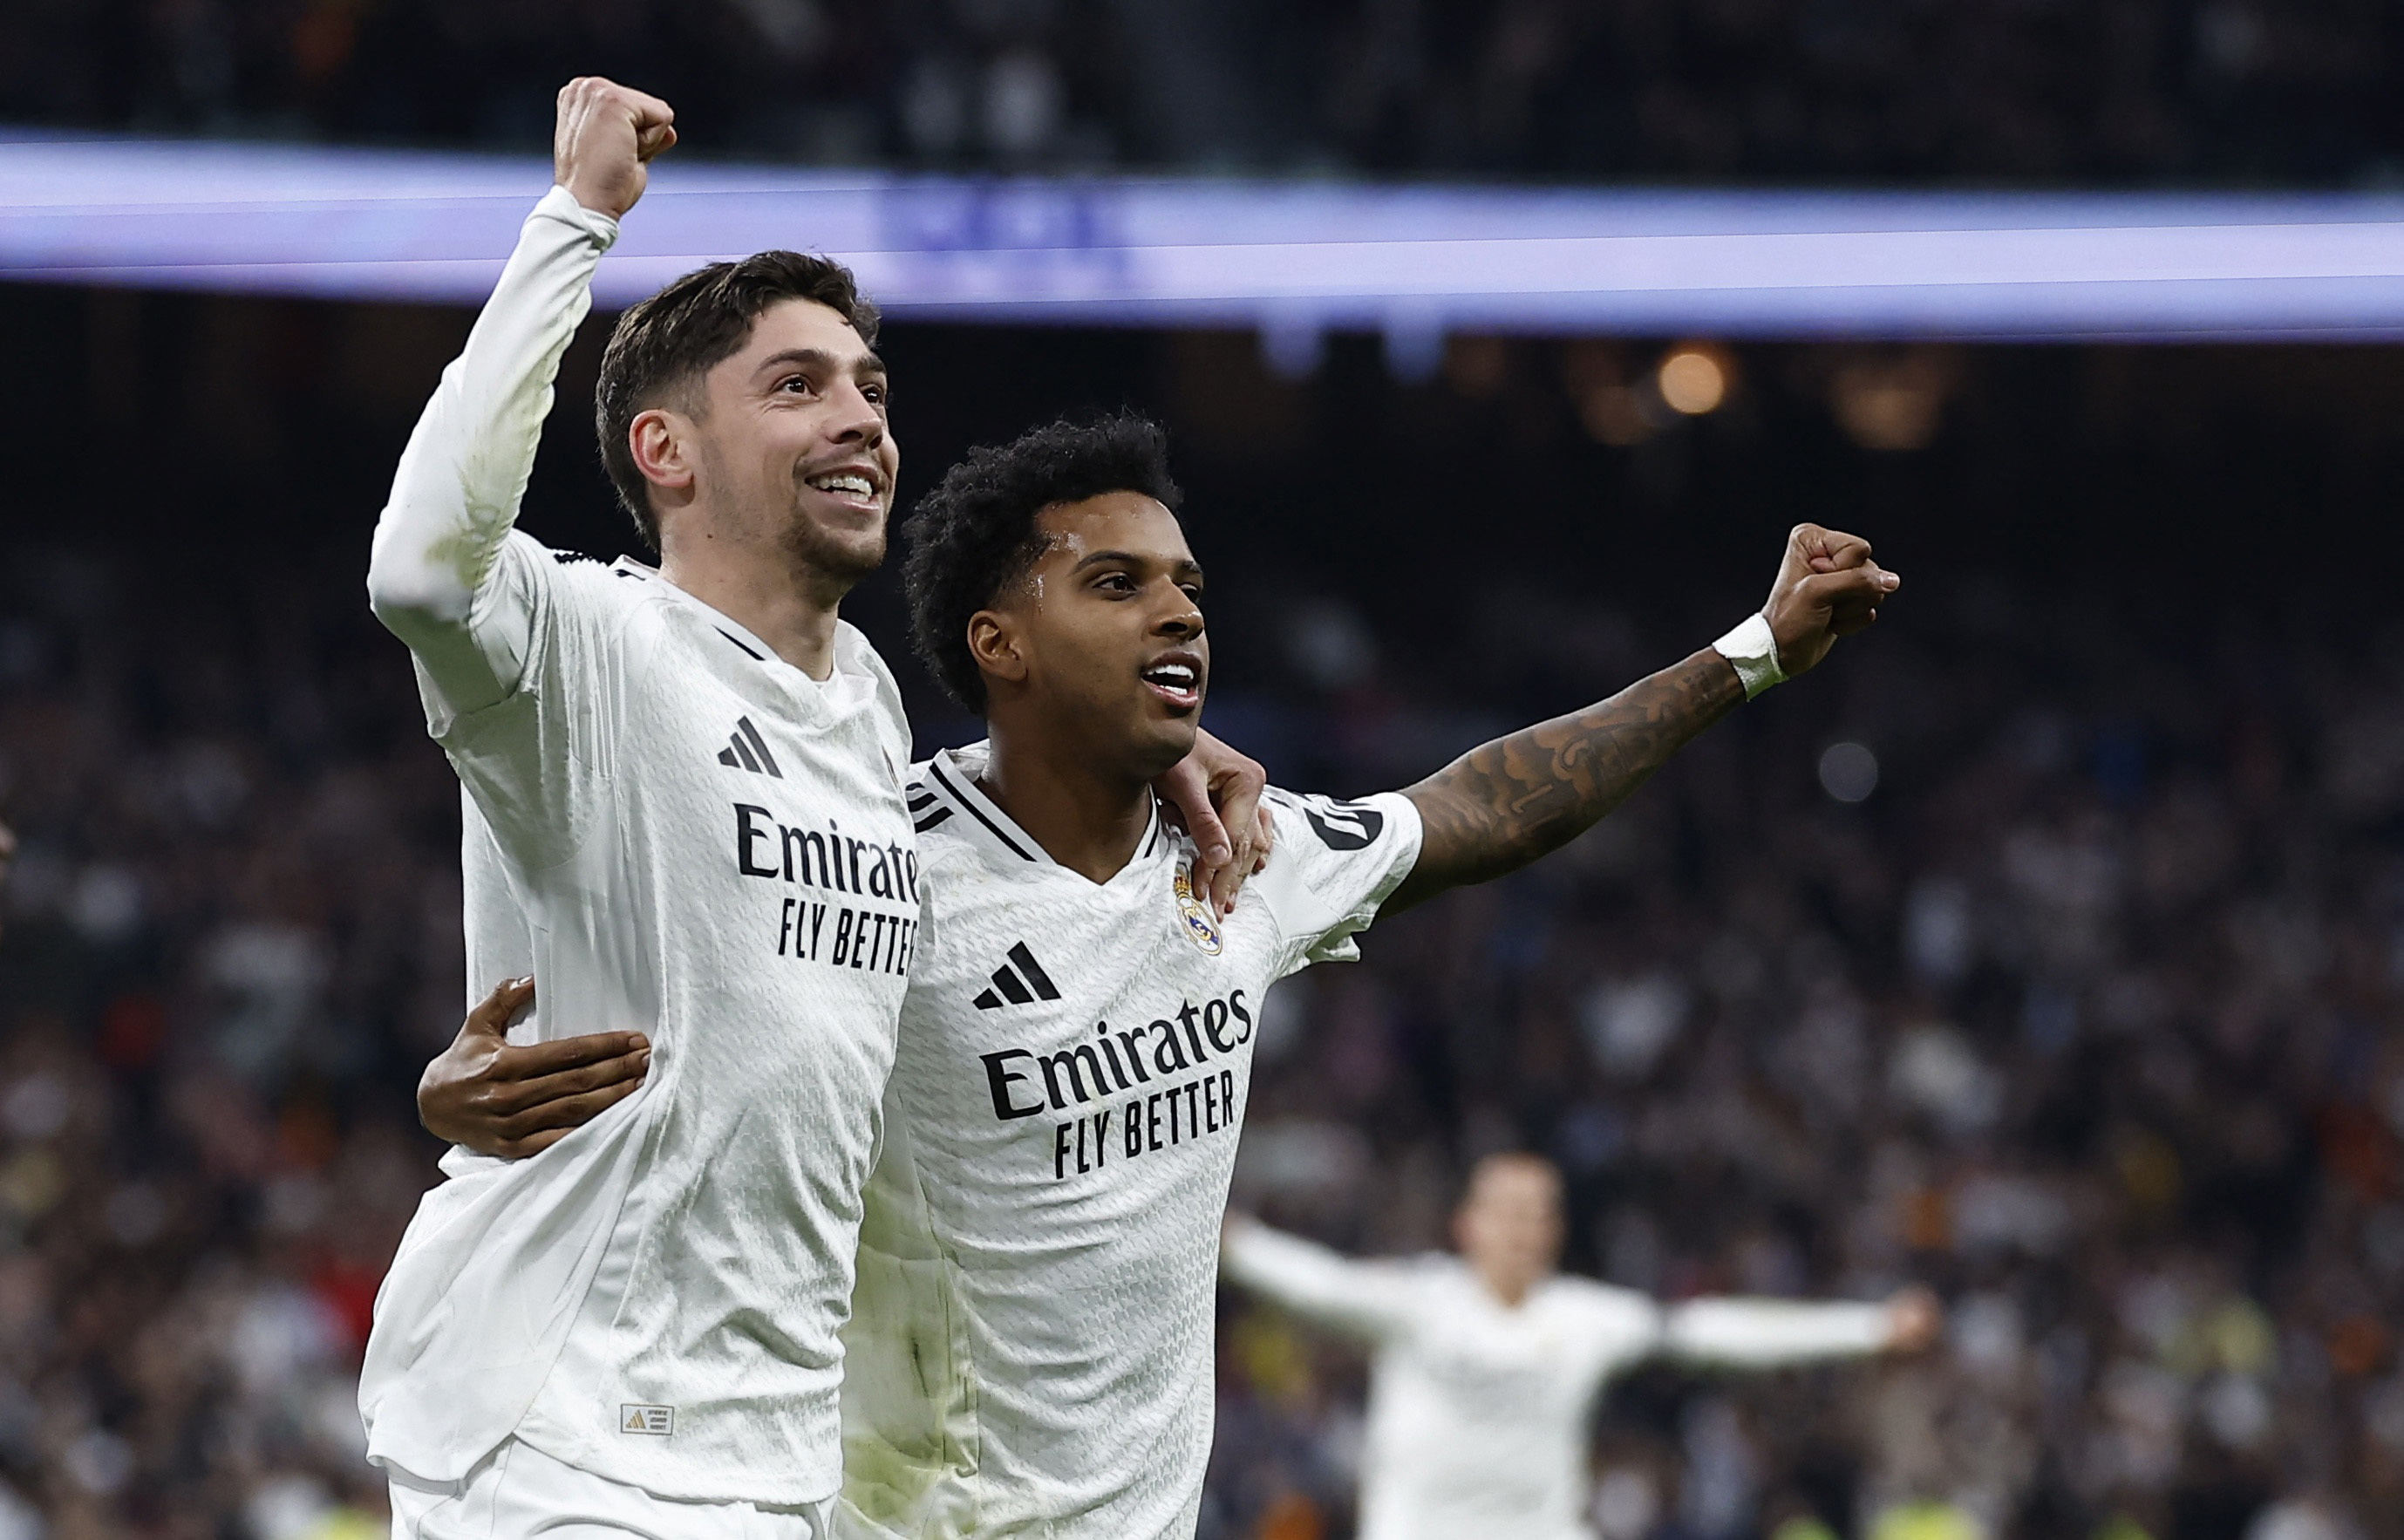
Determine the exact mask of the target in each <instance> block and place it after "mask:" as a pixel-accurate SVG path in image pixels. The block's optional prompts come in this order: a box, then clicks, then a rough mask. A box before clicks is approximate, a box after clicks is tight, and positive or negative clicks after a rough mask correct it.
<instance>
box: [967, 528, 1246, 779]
mask: <svg viewBox="0 0 2404 1540" xmlns="http://www.w3.org/2000/svg"><path fill="white" fill-rule="evenodd" d="M1035 527H1036V531H1037V533H1038V534H1039V535H1040V536H1041V539H1042V540H1043V550H1042V553H1041V554H1040V555H1038V556H1037V557H1036V559H1035V561H1034V563H1033V564H1032V565H1031V566H1030V567H1028V569H1027V575H1026V576H1025V577H1024V578H1022V579H1021V580H1019V581H1016V582H1014V583H1012V584H1010V585H1009V587H1008V588H1007V589H1006V590H1005V591H1004V592H1003V593H1001V594H999V595H996V597H995V600H994V603H993V604H992V605H991V606H990V607H989V608H987V609H982V610H979V611H978V612H977V613H976V614H975V615H974V616H973V617H972V618H971V620H970V622H969V646H970V650H971V652H972V653H974V655H975V657H976V661H977V665H978V667H979V669H980V670H981V671H982V672H983V674H984V676H985V690H986V696H987V715H988V716H992V717H997V718H1002V717H1015V718H1019V719H1021V720H1027V719H1029V718H1031V719H1033V720H1034V721H1036V722H1037V723H1038V724H1040V725H1039V731H1041V732H1042V733H1043V734H1044V735H1047V736H1051V737H1054V738H1055V739H1058V738H1065V739H1067V740H1069V741H1070V742H1072V743H1074V744H1075V745H1076V746H1077V748H1078V749H1079V751H1080V752H1081V753H1082V754H1083V755H1084V756H1086V757H1088V759H1089V761H1090V762H1091V763H1097V764H1101V765H1107V766H1109V767H1110V768H1111V769H1112V770H1114V771H1116V772H1118V773H1119V774H1121V775H1123V776H1124V777H1125V778H1126V779H1128V780H1129V781H1130V782H1133V783H1136V784H1141V783H1143V782H1146V781H1149V780H1151V779H1152V778H1153V777H1155V776H1157V775H1159V774H1160V773H1161V772H1163V771H1165V770H1167V768H1168V767H1169V766H1171V765H1173V764H1175V763H1177V762H1178V761H1179V760H1181V759H1183V758H1184V757H1185V755H1186V753H1187V752H1188V751H1189V750H1191V749H1193V747H1194V736H1195V733H1196V732H1197V731H1198V730H1199V729H1200V726H1201V721H1202V698H1203V695H1204V693H1206V692H1207V691H1208V689H1209V677H1210V643H1209V637H1206V636H1205V635H1204V634H1203V629H1202V607H1201V598H1202V568H1201V566H1200V564H1199V563H1197V562H1195V559H1194V553H1193V552H1192V551H1191V550H1190V549H1189V548H1188V547H1187V546H1186V543H1185V531H1184V528H1183V526H1182V525H1180V524H1179V523H1178V521H1177V515H1176V514H1174V513H1171V512H1170V511H1168V510H1167V509H1166V508H1164V507H1162V506H1161V504H1160V503H1159V502H1157V501H1155V500H1154V499H1153V498H1151V497H1145V496H1143V495H1142V494H1140V493H1135V492H1106V493H1104V494H1102V495H1101V496H1099V497H1088V498H1085V499H1084V500H1083V501H1081V502H1073V503H1055V504H1054V505H1052V506H1051V507H1049V508H1046V509H1044V510H1043V511H1041V512H1040V513H1038V514H1037V515H1036V516H1035Z"/></svg>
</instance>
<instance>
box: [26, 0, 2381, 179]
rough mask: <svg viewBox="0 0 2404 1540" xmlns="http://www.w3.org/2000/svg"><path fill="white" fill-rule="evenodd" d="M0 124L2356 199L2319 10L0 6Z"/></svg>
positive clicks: (2374, 132)
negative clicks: (2274, 184) (630, 124)
mask: <svg viewBox="0 0 2404 1540" xmlns="http://www.w3.org/2000/svg"><path fill="white" fill-rule="evenodd" d="M0 35H7V37H8V38H9V40H10V48H9V49H8V50H7V53H6V54H0V121H7V120H16V121H22V122H39V123H54V124H68V125H77V126H89V127H105V128H123V129H137V130H143V131H154V132H155V131H162V130H163V131H169V132H199V133H239V134H269V135H276V136H292V135H298V136H306V137H335V138H346V139H368V140H377V141H406V142H412V143H424V142H441V143H459V144H482V145H496V146H510V145H515V146H538V145H540V144H542V143H545V142H547V138H548V133H549V128H548V125H549V123H550V120H551V105H550V103H551V94H552V91H553V90H554V89H555V87H556V84H557V82H558V81H559V80H561V79H564V78H566V77H568V76H570V75H572V74H577V73H602V74H609V75H617V76H620V77H623V78H625V79H627V80H628V81H629V82H630V83H634V84H639V85H642V86H644V87H646V88H648V89H650V90H651V91H657V92H660V93H661V94H664V95H665V96H666V97H667V98H668V99H669V100H671V101H673V102H674V103H676V105H678V108H679V109H680V110H681V112H682V114H683V116H682V119H681V120H680V122H679V127H680V128H682V129H684V130H685V132H686V135H687V138H688V140H689V142H690V143H691V144H692V146H693V147H695V148H698V149H702V150H705V151H718V152H725V153H740V154H745V155H753V156H763V155H764V156H772V157H790V158H798V159H803V160H808V161H829V162H852V163H857V162H861V161H896V162H900V163H903V164H908V165H916V166H929V167H939V168H940V167H975V168H999V169H1015V168H1022V167H1057V168H1086V167H1093V166H1097V165H1108V164H1127V165H1144V166H1159V165H1168V166H1187V167H1196V168H1201V169H1212V170H1216V169H1223V168H1226V167H1229V166H1238V165H1250V166H1257V167H1265V168H1272V169H1283V170H1302V171H1312V172H1317V171H1324V170H1328V169H1342V170H1352V171H1368V172H1376V173H1379V174H1390V175H1391V174H1405V175H1408V174H1444V175H1455V174H1471V175H1505V176H1535V177H1548V178H1549V177H1637V178H1660V177H1669V178H1690V177H1698V178H1712V179H1722V178H1728V177H1740V178H1744V179H1748V180H1770V181H1791V180H1806V181H1811V180H1819V181H1825V180H1842V181H1857V180H1866V179H1878V180H1897V179H1901V180H1912V181H1920V180H1928V179H1955V180H1976V181H1998V180H2001V181H2010V182H2022V183H2028V182H2039V183H2063V182H2068V183H2097V182H2140V183H2152V182H2159V181H2163V180H2176V181H2183V182H2204V183H2217V182H2256V183H2258V182H2271V181H2285V182H2303V183H2310V184H2314V185H2329V184H2338V183H2348V182H2372V183H2380V184H2385V183H2389V182H2392V181H2394V180H2395V179H2396V177H2397V175H2399V173H2404V119H2399V118H2398V115H2397V107H2396V104H2395V99H2394V98H2395V92H2394V90H2393V85H2394V81H2395V80H2396V78H2397V66H2398V63H2399V61H2398V59H2397V48H2398V47H2399V35H2398V33H2397V27H2396V24H2395V20H2394V18H2393V17H2392V15H2390V14H2389V13H2388V12H2386V11H2385V10H2383V8H2381V7H2376V6H2366V5H2361V4H2349V3H2346V0H2287V3H2286V4H2283V5H2270V4H2265V3H2262V0H2204V3H2201V4H2197V3H2188V0H2180V3H2173V0H2095V3H2092V4H2089V5H2083V6H2067V5H2031V4H2027V3H2024V0H1960V3H1957V4H1954V5H1950V6H1944V7H1926V6H1910V5H1905V4H1901V3H1899V0H1864V3H1857V4H1828V3H1824V0H1733V3H1722V4H1714V5H1701V6H1698V5H1681V4H1677V3H1674V0H1614V3H1611V4H1595V3H1591V0H1511V3H1508V4H1501V5H1493V4H1476V5H1469V4H1460V3H1452V0H1343V3H1331V0H1316V3H1312V4H1306V5H1301V6H1274V5H1269V4H1265V3H1263V0H1238V3H1237V4H1234V5H1204V4H1199V3H1197V0H886V3H875V0H699V3H689V4H678V5H670V4H666V3H664V0H625V3H622V4H615V5H609V6H575V5H561V4H557V3H553V0H482V3H478V4H465V3H461V0H417V3H413V4H398V3H393V0H382V3H378V0H175V3H174V4H166V5H152V4H142V5H136V4H133V3H131V0H91V3H87V4H80V5H74V6H61V5H55V4H46V3H41V0H6V3H0Z"/></svg>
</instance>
